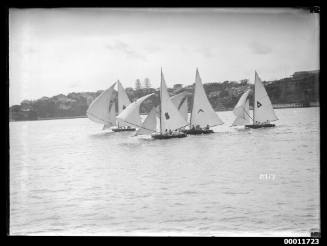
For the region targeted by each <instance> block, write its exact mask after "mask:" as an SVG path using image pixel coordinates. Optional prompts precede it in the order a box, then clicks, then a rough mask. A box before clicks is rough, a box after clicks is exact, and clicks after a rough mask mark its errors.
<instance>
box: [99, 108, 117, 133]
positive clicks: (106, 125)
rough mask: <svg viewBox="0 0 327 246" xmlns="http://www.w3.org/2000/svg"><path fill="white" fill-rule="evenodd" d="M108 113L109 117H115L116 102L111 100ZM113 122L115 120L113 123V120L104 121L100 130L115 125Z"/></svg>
mask: <svg viewBox="0 0 327 246" xmlns="http://www.w3.org/2000/svg"><path fill="white" fill-rule="evenodd" d="M109 115H110V118H111V119H115V118H116V104H115V102H112V103H111V104H110V106H109ZM115 123H116V122H114V123H113V122H108V123H106V124H105V125H104V126H103V128H102V130H105V129H108V128H110V127H112V126H115V125H116V124H115Z"/></svg>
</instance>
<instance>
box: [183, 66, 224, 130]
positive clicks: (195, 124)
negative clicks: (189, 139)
mask: <svg viewBox="0 0 327 246" xmlns="http://www.w3.org/2000/svg"><path fill="white" fill-rule="evenodd" d="M222 124H224V122H223V121H222V120H221V119H220V118H219V116H218V115H217V114H216V112H215V111H214V109H213V108H212V106H211V104H210V102H209V100H208V98H207V95H206V93H205V91H204V88H203V85H202V82H201V77H200V74H199V70H198V69H196V75H195V85H194V93H193V107H192V112H191V118H190V129H186V130H184V131H183V132H185V133H187V134H192V135H197V134H209V133H213V130H211V129H210V128H209V127H212V126H217V125H222Z"/></svg>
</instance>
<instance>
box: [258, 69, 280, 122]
mask: <svg viewBox="0 0 327 246" xmlns="http://www.w3.org/2000/svg"><path fill="white" fill-rule="evenodd" d="M275 120H278V118H277V116H276V114H275V112H274V109H273V106H272V104H271V101H270V99H269V96H268V95H267V92H266V89H265V87H264V85H263V83H262V82H261V79H260V78H259V75H258V74H257V72H255V85H254V112H253V123H254V124H262V123H269V122H271V121H275Z"/></svg>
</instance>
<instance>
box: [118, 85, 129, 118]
mask: <svg viewBox="0 0 327 246" xmlns="http://www.w3.org/2000/svg"><path fill="white" fill-rule="evenodd" d="M117 85H118V114H120V113H121V112H122V111H123V110H124V109H125V108H126V107H127V106H128V105H129V104H130V103H131V101H130V100H129V98H128V96H127V94H126V92H125V89H124V87H123V86H122V84H121V83H120V81H119V80H118V81H117Z"/></svg>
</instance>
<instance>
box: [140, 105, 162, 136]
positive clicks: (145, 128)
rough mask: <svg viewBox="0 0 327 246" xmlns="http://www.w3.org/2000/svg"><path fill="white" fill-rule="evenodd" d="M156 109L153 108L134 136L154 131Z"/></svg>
mask: <svg viewBox="0 0 327 246" xmlns="http://www.w3.org/2000/svg"><path fill="white" fill-rule="evenodd" d="M156 118H157V117H156V108H155V107H153V108H152V110H151V111H150V113H149V114H148V116H147V117H146V118H145V120H144V122H143V124H142V126H141V127H140V128H139V129H138V130H137V131H136V133H135V136H136V135H148V134H151V133H153V132H155V131H156V128H157V119H156Z"/></svg>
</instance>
